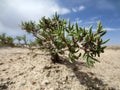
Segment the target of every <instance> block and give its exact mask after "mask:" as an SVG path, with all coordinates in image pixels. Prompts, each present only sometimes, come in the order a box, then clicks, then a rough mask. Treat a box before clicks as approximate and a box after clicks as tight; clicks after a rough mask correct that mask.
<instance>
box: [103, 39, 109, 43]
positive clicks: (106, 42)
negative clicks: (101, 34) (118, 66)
mask: <svg viewBox="0 0 120 90" xmlns="http://www.w3.org/2000/svg"><path fill="white" fill-rule="evenodd" d="M109 40H110V39H107V40H105V41H103V42H102V44H105V43H107V42H108V41H109Z"/></svg>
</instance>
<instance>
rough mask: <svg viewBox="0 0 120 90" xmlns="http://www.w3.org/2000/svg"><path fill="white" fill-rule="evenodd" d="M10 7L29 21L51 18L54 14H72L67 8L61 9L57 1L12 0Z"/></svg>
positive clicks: (9, 0) (9, 1)
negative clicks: (45, 17) (44, 17)
mask: <svg viewBox="0 0 120 90" xmlns="http://www.w3.org/2000/svg"><path fill="white" fill-rule="evenodd" d="M7 3H8V5H9V6H10V7H11V8H12V9H13V10H15V11H16V12H17V13H19V14H20V15H22V16H23V17H25V18H28V19H35V20H36V19H39V18H40V17H42V16H47V17H48V16H51V15H53V14H54V12H56V11H57V12H58V13H59V14H67V13H70V10H69V9H67V8H63V7H60V6H59V5H58V4H57V2H55V0H52V1H50V0H34V1H33V0H13V1H12V2H11V0H8V1H7Z"/></svg>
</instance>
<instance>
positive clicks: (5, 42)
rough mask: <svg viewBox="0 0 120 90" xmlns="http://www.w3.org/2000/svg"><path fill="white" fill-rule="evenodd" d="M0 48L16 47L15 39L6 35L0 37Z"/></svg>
mask: <svg viewBox="0 0 120 90" xmlns="http://www.w3.org/2000/svg"><path fill="white" fill-rule="evenodd" d="M0 46H12V47H13V46H14V39H13V38H12V37H10V36H6V34H5V33H3V34H1V35H0Z"/></svg>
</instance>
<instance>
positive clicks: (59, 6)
mask: <svg viewBox="0 0 120 90" xmlns="http://www.w3.org/2000/svg"><path fill="white" fill-rule="evenodd" d="M119 9H120V0H0V11H1V13H0V33H7V34H8V35H11V36H17V35H23V34H26V33H25V32H24V31H23V30H21V28H20V23H21V21H29V20H33V21H36V22H38V20H39V19H40V18H41V17H42V16H46V17H51V16H52V15H53V14H54V12H56V11H57V12H58V14H59V15H60V17H61V18H65V19H70V20H71V22H73V23H74V22H78V24H79V26H82V27H86V28H88V27H89V26H90V25H93V26H94V29H96V25H97V22H98V21H101V22H102V24H103V27H104V28H105V29H106V30H107V31H108V33H107V34H106V36H105V37H104V38H105V39H106V38H110V41H109V42H108V44H109V45H120V10H119ZM29 38H32V37H31V36H29Z"/></svg>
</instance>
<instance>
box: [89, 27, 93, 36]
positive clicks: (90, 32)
mask: <svg viewBox="0 0 120 90" xmlns="http://www.w3.org/2000/svg"><path fill="white" fill-rule="evenodd" d="M92 28H93V26H90V28H89V34H90V36H91V35H92Z"/></svg>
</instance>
